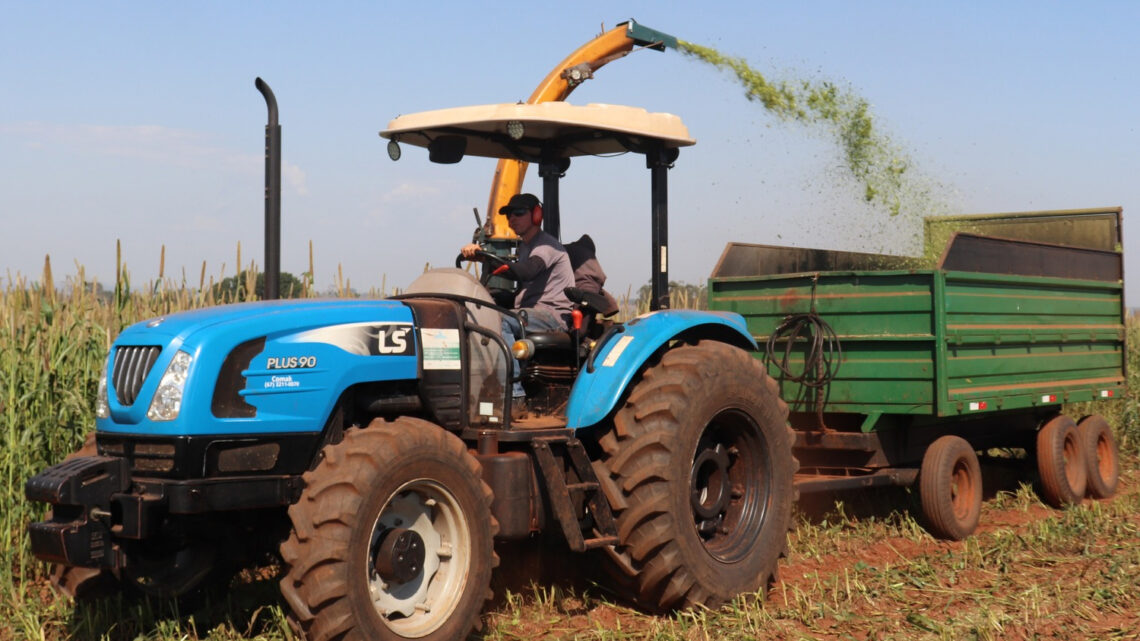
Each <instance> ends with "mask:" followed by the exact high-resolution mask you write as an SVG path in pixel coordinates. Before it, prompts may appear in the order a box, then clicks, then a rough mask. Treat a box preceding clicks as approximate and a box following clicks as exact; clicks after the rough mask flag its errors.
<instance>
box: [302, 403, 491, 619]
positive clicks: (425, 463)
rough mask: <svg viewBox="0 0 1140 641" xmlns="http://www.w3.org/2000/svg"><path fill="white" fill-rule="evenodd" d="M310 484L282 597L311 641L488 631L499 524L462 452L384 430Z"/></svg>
mask: <svg viewBox="0 0 1140 641" xmlns="http://www.w3.org/2000/svg"><path fill="white" fill-rule="evenodd" d="M304 481H305V484H306V488H305V490H304V491H303V492H302V494H301V499H300V501H298V502H297V503H296V504H294V505H293V506H292V507H290V508H289V517H290V519H291V520H292V522H293V531H292V532H291V533H290V535H289V538H288V540H287V541H286V542H285V543H283V544H282V546H281V556H282V558H283V559H284V561H285V563H286V565H287V569H288V571H287V572H286V574H285V577H284V578H283V579H282V580H281V591H282V594H283V595H284V597H285V600H286V602H288V603H289V606H290V607H291V609H292V611H293V615H294V617H295V623H296V624H297V625H298V627H300V628H301V630H303V631H304V633H305V636H306V638H308V639H309V641H327V640H329V639H342V638H344V639H440V640H442V639H462V638H465V637H466V636H467V634H468V632H470V631H471V629H472V628H473V627H474V626H475V625H477V624H478V623H479V615H480V612H481V611H482V609H483V603H484V602H485V601H486V600H487V599H489V598H490V596H491V590H490V582H491V570H492V568H493V567H494V566H495V565H497V564H498V559H497V557H496V556H495V552H494V548H493V538H494V536H495V534H496V532H497V531H498V524H497V523H496V522H495V519H494V517H492V516H491V490H490V488H488V487H487V485H486V484H485V483H483V481H482V470H481V468H480V466H479V463H478V462H477V461H476V460H475V458H474V457H472V456H471V455H470V454H469V453H468V452H467V447H466V445H464V444H463V441H461V440H460V439H459V438H458V437H456V436H455V435H454V434H451V433H449V432H446V431H444V430H443V428H441V427H439V426H437V425H433V424H431V423H428V422H427V421H423V420H419V419H414V418H399V419H396V420H395V421H392V422H387V421H383V420H381V419H377V420H375V421H373V422H372V424H371V425H369V426H368V427H367V428H365V429H350V430H348V431H346V432H345V434H344V440H342V441H341V442H340V443H338V444H336V445H330V446H328V447H326V448H325V450H324V452H323V460H322V461H321V462H320V463H319V464H318V465H317V466H316V468H315V469H313V470H312V471H310V472H307V473H306V474H305V475H304Z"/></svg>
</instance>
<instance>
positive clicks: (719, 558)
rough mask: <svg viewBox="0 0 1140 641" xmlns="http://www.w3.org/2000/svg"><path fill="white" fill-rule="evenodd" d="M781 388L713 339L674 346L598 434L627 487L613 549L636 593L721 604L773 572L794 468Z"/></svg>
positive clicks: (662, 600) (648, 602) (674, 602)
mask: <svg viewBox="0 0 1140 641" xmlns="http://www.w3.org/2000/svg"><path fill="white" fill-rule="evenodd" d="M778 391H779V390H778V388H777V387H776V384H775V382H774V381H772V379H771V378H769V377H768V375H767V373H766V372H765V371H764V369H763V367H762V366H761V365H760V363H759V362H758V361H757V360H756V359H754V358H752V357H751V356H750V355H749V354H748V353H746V352H744V351H743V350H741V349H738V348H735V347H732V346H730V345H727V344H724V343H720V342H714V341H702V342H701V343H699V344H698V345H695V346H694V345H685V346H682V347H677V348H674V349H672V350H670V351H668V352H666V353H665V354H664V356H663V357H662V358H661V360H660V362H659V363H658V364H657V365H655V366H652V367H650V368H649V369H648V370H646V371H645V372H644V374H643V375H642V377H641V380H640V381H639V382H637V383H636V384H635V385H634V386H633V387H632V390H631V391H630V392H629V395H628V398H627V401H626V403H625V406H624V407H622V408H620V409H619V410H618V411H617V413H616V415H615V416H614V426H613V430H612V431H610V432H609V433H607V434H606V435H605V436H603V437H602V439H601V440H600V443H601V445H602V447H603V449H604V451H605V454H604V464H605V467H606V469H607V470H608V472H609V474H610V475H611V476H612V477H613V479H614V480H615V482H616V484H617V486H618V487H619V488H620V491H621V494H622V496H621V499H622V500H621V501H619V502H618V503H620V505H618V506H615V507H618V508H619V509H618V510H617V527H618V538H619V540H620V545H619V546H618V547H616V548H614V549H612V550H608V553H609V556H608V557H607V560H608V561H609V562H610V563H611V564H612V565H611V569H612V570H613V574H616V575H618V576H619V577H620V576H626V577H629V579H630V580H629V581H618V583H619V586H621V587H626V588H627V589H630V590H632V592H633V593H632V594H629V595H627V596H629V597H631V598H632V599H633V600H634V601H636V602H638V603H640V604H641V605H642V606H644V607H648V608H652V609H659V610H667V609H672V608H679V607H686V606H691V605H704V606H709V607H715V606H716V605H718V604H720V603H723V602H724V601H727V600H729V599H732V598H733V597H735V596H737V595H738V594H741V593H745V592H755V591H757V590H761V591H764V590H766V589H767V587H768V586H769V585H770V584H771V583H772V582H773V581H775V576H776V563H777V560H778V559H779V557H780V556H781V554H782V553H783V550H784V546H785V542H786V538H787V530H788V523H789V519H790V513H791V504H792V499H793V488H792V475H793V474H794V472H795V468H796V465H795V459H794V458H793V457H792V452H791V445H792V432H791V429H790V428H789V427H788V426H787V423H786V420H787V415H788V409H787V406H786V405H785V404H784V402H783V401H782V400H780V397H779V393H778ZM621 584H627V585H621ZM628 584H632V585H628Z"/></svg>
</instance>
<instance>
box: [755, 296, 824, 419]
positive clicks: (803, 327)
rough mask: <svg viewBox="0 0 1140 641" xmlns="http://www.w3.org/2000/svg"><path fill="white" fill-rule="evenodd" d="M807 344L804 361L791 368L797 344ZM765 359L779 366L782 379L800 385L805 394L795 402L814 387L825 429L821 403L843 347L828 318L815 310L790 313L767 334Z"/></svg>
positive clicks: (803, 399) (819, 416)
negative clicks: (781, 346)
mask: <svg viewBox="0 0 1140 641" xmlns="http://www.w3.org/2000/svg"><path fill="white" fill-rule="evenodd" d="M781 341H783V342H784V353H783V356H782V358H777V357H776V355H777V349H778V348H777V345H778V343H780V342H781ZM801 343H802V344H806V346H807V349H806V350H805V351H804V365H803V370H802V371H800V372H794V371H792V368H791V365H790V363H789V361H790V360H791V357H792V352H793V350H794V349H795V348H796V345H797V344H801ZM765 356H766V359H765V360H766V362H767V363H774V364H775V365H776V367H777V368H778V369H779V370H780V373H781V374H782V376H781V377H780V379H781V380H784V381H792V382H793V383H798V384H800V385H801V388H800V389H801V391H802V392H803V393H804V394H803V396H804V398H802V399H798V400H797V403H798V402H806V401H807V398H806V397H807V390H808V389H814V390H815V410H816V417H817V418H818V421H819V428H820V429H822V430H827V429H828V428H827V425H826V424H824V421H823V406H824V402H825V400H826V396H827V386H828V384H830V383H831V381H833V380H834V379H835V377H836V375H838V374H839V364H840V362H841V361H842V360H843V347H842V346H841V345H840V344H839V338H838V337H837V336H836V335H835V330H833V329H832V328H831V325H828V324H827V321H825V320H823V319H822V318H820V317H819V315H818V314H816V313H815V312H809V313H807V314H790V315H788V316H786V317H785V318H784V320H783V322H781V323H780V325H779V326H778V327H776V329H775V330H774V331H773V332H772V335H771V336H769V337H768V344H767V346H766V348H765Z"/></svg>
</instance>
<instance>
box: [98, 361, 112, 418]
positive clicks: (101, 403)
mask: <svg viewBox="0 0 1140 641" xmlns="http://www.w3.org/2000/svg"><path fill="white" fill-rule="evenodd" d="M110 364H111V355H110V354H107V360H105V361H103V369H102V370H101V371H100V372H99V391H98V392H96V393H95V418H110V416H111V405H110V403H108V402H107V367H108V366H110Z"/></svg>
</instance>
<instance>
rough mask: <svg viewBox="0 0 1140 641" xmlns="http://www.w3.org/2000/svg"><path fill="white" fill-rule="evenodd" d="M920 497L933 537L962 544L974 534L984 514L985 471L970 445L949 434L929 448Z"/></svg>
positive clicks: (927, 525)
mask: <svg viewBox="0 0 1140 641" xmlns="http://www.w3.org/2000/svg"><path fill="white" fill-rule="evenodd" d="M918 493H919V501H920V504H921V507H922V514H923V516H924V517H925V520H926V527H927V529H928V530H929V531H930V533H931V534H933V535H934V536H936V537H938V538H940V539H949V540H951V541H961V540H962V539H964V538H966V537H968V536H970V535H971V534H973V533H974V530H975V529H976V528H977V527H978V519H979V517H980V516H981V514H982V468H981V466H980V465H979V464H978V455H977V453H975V452H974V448H973V446H971V445H970V443H969V441H967V440H966V439H964V438H962V437H960V436H954V435H951V434H947V435H946V436H942V437H940V438H938V439H937V440H935V441H934V442H933V443H931V444H930V447H928V448H926V453H925V454H924V455H923V457H922V467H921V468H920V469H919V472H918Z"/></svg>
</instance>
